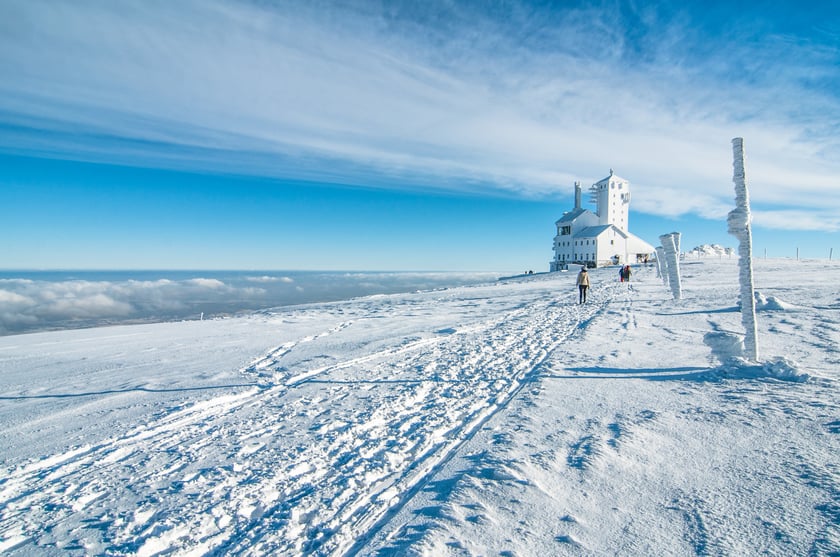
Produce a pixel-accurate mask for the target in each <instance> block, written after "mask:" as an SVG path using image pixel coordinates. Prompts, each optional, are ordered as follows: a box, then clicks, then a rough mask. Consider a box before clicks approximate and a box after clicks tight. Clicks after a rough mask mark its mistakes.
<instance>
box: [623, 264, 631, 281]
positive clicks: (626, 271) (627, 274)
mask: <svg viewBox="0 0 840 557" xmlns="http://www.w3.org/2000/svg"><path fill="white" fill-rule="evenodd" d="M630 274H631V273H630V265H625V266H624V280H626V281H627V282H630Z"/></svg>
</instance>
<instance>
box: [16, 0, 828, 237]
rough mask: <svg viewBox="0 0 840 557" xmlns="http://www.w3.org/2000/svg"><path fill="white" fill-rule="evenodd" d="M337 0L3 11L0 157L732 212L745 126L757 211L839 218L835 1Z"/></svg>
mask: <svg viewBox="0 0 840 557" xmlns="http://www.w3.org/2000/svg"><path fill="white" fill-rule="evenodd" d="M337 4H338V3H334V2H325V1H319V2H312V3H298V2H282V1H281V2H276V3H248V2H234V1H228V0H212V1H202V2H198V1H191V0H185V1H183V2H176V3H156V2H151V3H127V2H126V3H124V2H106V3H101V2H94V1H86V0H82V1H80V2H72V3H70V2H66V3H62V2H45V1H41V0H26V1H16V0H12V1H10V2H4V3H3V4H2V5H0V77H2V79H0V152H6V153H12V154H24V155H34V156H45V157H56V158H70V159H78V160H91V161H96V162H117V163H121V164H129V165H140V166H150V167H166V168H176V169H184V170H197V169H202V170H207V169H211V170H214V171H217V172H235V173H253V174H258V175H266V176H276V177H280V178H293V179H307V180H314V181H325V182H335V183H349V184H358V185H363V186H374V187H406V188H439V189H445V190H455V191H462V190H467V191H472V192H476V191H478V192H488V193H495V194H501V195H523V196H534V197H540V196H546V195H552V194H556V193H557V192H560V193H561V194H563V195H571V184H572V182H573V181H574V180H582V181H583V182H584V183H587V182H590V183H591V182H594V181H595V180H598V179H600V178H602V177H603V176H604V175H606V174H607V172H608V170H609V167H613V168H615V169H616V172H617V173H619V174H621V175H622V176H624V177H626V178H628V179H630V181H631V182H632V183H633V184H634V185H635V186H638V187H639V188H640V189H641V188H643V189H644V190H645V191H646V194H645V195H644V196H641V195H637V196H636V197H635V198H634V210H636V211H641V212H646V213H650V214H657V215H665V216H677V215H679V214H683V213H686V212H691V213H695V214H698V215H701V216H704V217H708V218H721V217H722V216H724V215H725V214H726V212H727V211H728V209H729V208H731V204H732V198H733V191H732V184H731V165H732V161H731V148H730V144H729V140H730V139H731V138H732V137H734V136H742V137H744V138H745V144H746V152H747V156H748V162H747V171H748V179H749V181H750V185H751V186H752V191H751V193H752V200H753V203H754V205H755V207H756V210H755V222H756V224H758V225H765V226H769V227H774V228H775V227H779V228H799V229H820V228H822V229H829V230H838V229H840V223H838V219H837V218H836V217H835V216H834V215H836V214H838V213H840V187H838V185H840V184H838V178H837V176H838V175H840V156H838V153H839V152H840V97H838V90H840V87H838V85H840V78H839V77H838V76H840V70H838V67H840V47H839V46H838V44H840V40H839V39H838V38H840V27H838V24H837V23H830V22H831V21H832V19H831V18H830V17H825V16H827V15H828V14H822V17H821V16H820V14H813V15H811V18H812V19H809V20H805V21H798V20H790V19H785V18H786V15H787V14H784V13H779V14H776V16H777V18H778V19H776V20H771V19H769V15H768V14H763V13H761V12H757V13H756V12H749V13H747V12H743V13H741V14H739V13H738V12H736V11H735V10H734V8H732V7H731V6H730V5H728V4H727V5H724V4H721V5H719V6H718V5H717V4H715V3H711V4H709V5H704V6H703V8H702V9H703V10H704V13H703V14H702V15H701V14H698V13H689V12H688V11H685V10H683V9H676V8H669V7H668V6H667V4H662V5H659V6H658V7H647V6H645V7H638V8H637V9H630V8H627V7H625V6H623V4H625V3H619V2H604V3H602V4H598V5H596V4H585V5H583V4H582V5H580V6H577V7H567V8H564V9H547V8H545V7H540V6H536V5H534V4H531V3H527V2H504V3H500V4H494V5H493V6H494V8H492V9H491V8H488V7H487V5H486V4H484V3H475V4H473V3H469V2H467V3H454V4H452V3H439V2H432V3H422V4H417V3H412V2H406V3H401V2H386V3H383V4H376V3H368V2H356V3H352V2H351V3H342V4H341V7H339V6H338V5H337ZM835 15H836V14H835ZM839 20H840V18H835V19H834V20H833V21H839ZM803 215H807V217H808V218H807V219H806V220H805V221H802V220H800V219H801V217H802V216H803Z"/></svg>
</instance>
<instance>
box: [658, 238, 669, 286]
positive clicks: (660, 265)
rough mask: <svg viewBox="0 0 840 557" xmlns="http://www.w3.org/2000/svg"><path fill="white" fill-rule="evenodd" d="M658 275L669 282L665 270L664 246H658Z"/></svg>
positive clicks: (663, 280) (666, 282) (665, 281)
mask: <svg viewBox="0 0 840 557" xmlns="http://www.w3.org/2000/svg"><path fill="white" fill-rule="evenodd" d="M656 276H657V278H661V279H662V282H664V283H665V284H668V275H667V272H666V271H665V250H664V249H662V246H658V247H657V248H656Z"/></svg>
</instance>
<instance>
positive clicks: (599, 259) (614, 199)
mask: <svg viewBox="0 0 840 557" xmlns="http://www.w3.org/2000/svg"><path fill="white" fill-rule="evenodd" d="M582 193H583V192H582V189H581V185H580V182H575V208H574V209H573V210H571V211H568V212H566V213H565V214H564V215H563V216H562V217H560V219H559V220H558V221H557V222H556V223H555V225H556V226H557V234H556V236H554V258H553V259H552V261H551V263H550V270H551V271H559V270H562V269H567V268H568V267H569V265H586V266H588V267H599V266H603V265H615V264H622V265H623V264H627V263H634V262H638V261H643V260H645V259H646V258H648V257H650V256H651V254H652V253H653V252H654V248H653V246H651V245H650V244H648V243H647V242H645V241H644V240H642V239H641V238H639V237H637V236H634V235H633V234H631V233H630V232H629V230H628V229H629V220H630V219H629V217H630V182H628V181H627V180H625V179H624V178H621V177H619V176H616V175H615V174H614V173H613V171H612V169H610V175H609V176H607V177H606V178H604V179H603V180H600V181H598V182H596V183H594V184H592V186H591V187H590V188H589V193H590V202H592V203H594V204H595V206H596V211H595V212H594V213H593V212H592V211H590V210H588V209H584V208H583V207H581V197H582Z"/></svg>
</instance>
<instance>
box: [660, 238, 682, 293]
mask: <svg viewBox="0 0 840 557" xmlns="http://www.w3.org/2000/svg"><path fill="white" fill-rule="evenodd" d="M659 241H660V242H662V248H663V250H664V252H665V262H666V267H667V270H668V283H669V284H670V285H671V293H672V294H673V295H674V299H675V300H679V299H680V298H682V283H681V281H680V233H679V232H671V233H670V234H663V235H662V236H660V237H659Z"/></svg>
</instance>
